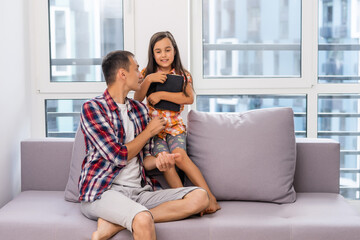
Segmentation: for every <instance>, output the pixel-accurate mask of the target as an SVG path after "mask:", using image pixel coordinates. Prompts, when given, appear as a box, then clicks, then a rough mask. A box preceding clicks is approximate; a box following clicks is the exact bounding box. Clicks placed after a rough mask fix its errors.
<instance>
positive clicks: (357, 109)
mask: <svg viewBox="0 0 360 240" xmlns="http://www.w3.org/2000/svg"><path fill="white" fill-rule="evenodd" d="M359 100H360V94H351V95H345V94H341V95H319V97H318V109H319V113H318V137H319V138H332V139H334V140H336V141H338V142H339V143H340V153H341V154H340V192H341V194H342V195H343V196H345V197H347V198H350V199H360V196H359V190H360V176H359V174H360V170H359V169H360V141H359V140H360V130H359V126H360V125H359V124H360V104H359V103H360V102H359Z"/></svg>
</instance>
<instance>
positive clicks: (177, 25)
mask: <svg viewBox="0 0 360 240" xmlns="http://www.w3.org/2000/svg"><path fill="white" fill-rule="evenodd" d="M134 7H135V55H136V58H137V60H138V62H139V65H140V68H141V69H142V68H144V67H146V63H147V52H148V46H149V41H150V37H151V36H152V35H153V34H154V33H156V32H160V31H170V32H171V33H172V34H173V35H174V38H175V40H176V43H177V44H178V47H179V51H180V56H181V61H182V63H183V65H184V67H185V68H187V69H189V60H188V58H189V49H190V29H189V14H190V13H189V0H151V1H149V0H136V1H135V6H134Z"/></svg>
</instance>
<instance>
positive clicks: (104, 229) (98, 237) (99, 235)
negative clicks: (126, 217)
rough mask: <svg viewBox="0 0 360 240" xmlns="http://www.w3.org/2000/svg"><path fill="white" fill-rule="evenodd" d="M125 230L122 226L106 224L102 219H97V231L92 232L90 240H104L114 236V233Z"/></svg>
mask: <svg viewBox="0 0 360 240" xmlns="http://www.w3.org/2000/svg"><path fill="white" fill-rule="evenodd" d="M123 229H125V228H124V227H123V226H120V225H117V224H114V223H111V222H108V221H106V220H104V219H102V218H99V219H98V222H97V230H96V232H93V234H92V236H91V240H106V239H109V238H111V237H112V236H114V235H115V234H116V233H118V232H120V231H121V230H123Z"/></svg>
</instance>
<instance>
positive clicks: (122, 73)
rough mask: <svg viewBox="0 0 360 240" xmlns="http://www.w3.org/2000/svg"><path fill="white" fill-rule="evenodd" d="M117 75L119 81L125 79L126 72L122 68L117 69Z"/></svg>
mask: <svg viewBox="0 0 360 240" xmlns="http://www.w3.org/2000/svg"><path fill="white" fill-rule="evenodd" d="M117 75H118V77H119V78H120V79H126V71H125V69H123V68H119V70H118V72H117Z"/></svg>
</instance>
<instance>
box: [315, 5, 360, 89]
mask: <svg viewBox="0 0 360 240" xmlns="http://www.w3.org/2000/svg"><path fill="white" fill-rule="evenodd" d="M318 32H319V38H318V39H319V53H318V54H319V56H318V73H319V76H318V77H319V83H359V80H360V74H359V71H360V69H359V64H360V62H359V56H360V44H359V43H360V42H359V38H360V0H319V31H318Z"/></svg>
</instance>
